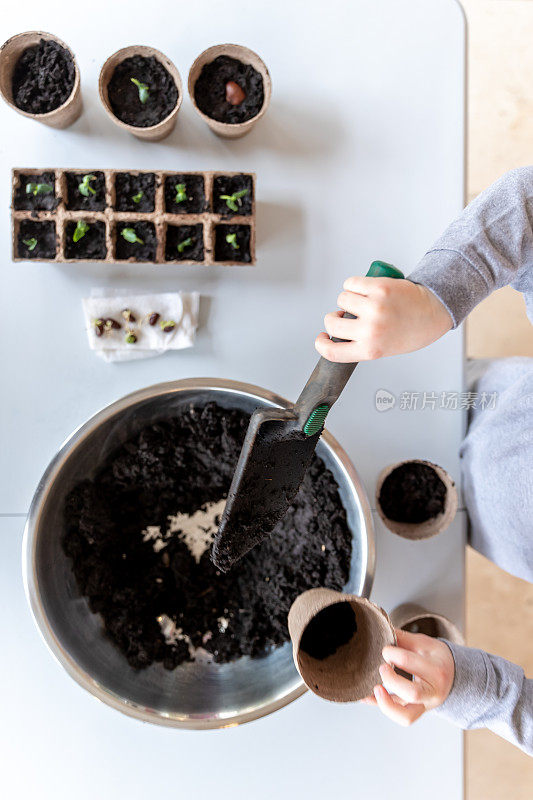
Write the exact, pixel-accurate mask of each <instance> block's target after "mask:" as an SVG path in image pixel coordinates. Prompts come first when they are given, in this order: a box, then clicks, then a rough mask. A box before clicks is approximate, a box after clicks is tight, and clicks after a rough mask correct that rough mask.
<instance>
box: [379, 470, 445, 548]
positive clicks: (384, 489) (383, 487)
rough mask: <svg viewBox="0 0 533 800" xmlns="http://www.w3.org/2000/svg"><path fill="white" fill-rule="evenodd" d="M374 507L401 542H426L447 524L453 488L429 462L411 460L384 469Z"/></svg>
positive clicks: (441, 472)
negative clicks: (404, 540)
mask: <svg viewBox="0 0 533 800" xmlns="http://www.w3.org/2000/svg"><path fill="white" fill-rule="evenodd" d="M376 508H377V510H378V513H379V515H380V517H381V519H382V520H383V522H384V523H385V525H386V526H387V528H388V529H389V530H390V531H392V532H393V533H396V534H398V536H402V537H403V538H404V539H413V540H417V539H428V538H429V537H430V536H435V535H436V534H437V533H441V532H442V531H444V530H446V528H447V527H448V526H449V525H450V524H451V522H452V520H453V518H454V517H455V514H456V512H457V489H456V488H455V483H454V481H453V480H452V478H451V477H450V475H449V474H448V473H447V472H446V470H444V469H442V467H439V466H438V465H437V464H432V463H431V461H422V460H420V459H412V460H410V461H401V462H399V463H397V464H391V465H390V466H388V467H385V469H384V470H382V472H381V473H380V475H379V477H378V481H377V485H376Z"/></svg>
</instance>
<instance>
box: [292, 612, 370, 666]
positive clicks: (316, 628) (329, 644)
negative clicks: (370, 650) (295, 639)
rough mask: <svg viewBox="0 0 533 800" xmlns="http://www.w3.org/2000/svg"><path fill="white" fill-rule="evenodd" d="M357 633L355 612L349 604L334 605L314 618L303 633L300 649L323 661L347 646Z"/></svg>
mask: <svg viewBox="0 0 533 800" xmlns="http://www.w3.org/2000/svg"><path fill="white" fill-rule="evenodd" d="M356 631H357V622H356V619H355V612H354V610H353V608H352V607H351V605H350V604H349V603H334V604H333V605H332V606H328V607H327V608H324V609H323V610H322V611H320V612H319V613H318V614H317V615H316V617H313V619H312V620H311V622H310V623H309V625H308V626H307V627H306V629H305V630H304V632H303V635H302V638H301V640H300V648H301V649H302V650H303V652H304V653H307V655H308V656H311V658H316V659H318V660H319V661H323V660H324V659H325V658H328V656H332V655H333V654H334V653H336V652H337V650H338V649H339V647H342V645H343V644H347V643H348V642H349V641H350V639H351V638H352V636H353V635H354V633H356Z"/></svg>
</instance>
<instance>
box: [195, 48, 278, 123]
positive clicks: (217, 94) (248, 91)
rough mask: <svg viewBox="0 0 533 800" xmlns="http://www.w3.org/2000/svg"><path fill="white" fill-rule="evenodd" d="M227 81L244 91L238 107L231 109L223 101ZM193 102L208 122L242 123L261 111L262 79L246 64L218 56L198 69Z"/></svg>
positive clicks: (262, 100)
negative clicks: (213, 120)
mask: <svg viewBox="0 0 533 800" xmlns="http://www.w3.org/2000/svg"><path fill="white" fill-rule="evenodd" d="M230 81H231V82H233V83H236V84H237V85H238V86H240V88H241V89H242V90H243V91H244V94H245V97H244V100H243V101H242V103H239V105H235V106H234V105H231V103H228V101H227V100H226V84H227V83H229V82H230ZM194 99H195V101H196V105H197V106H198V108H199V109H200V111H202V112H203V113H204V114H206V115H207V116H208V117H211V119H216V120H218V121H219V122H228V123H230V124H236V123H239V122H246V120H248V119H252V117H255V116H256V115H257V114H259V112H260V111H261V109H262V107H263V103H264V101H265V90H264V86H263V78H262V76H261V74H260V73H259V72H258V71H257V70H256V69H254V68H253V67H252V66H251V65H250V64H243V63H242V61H238V60H237V59H236V58H231V57H230V56H218V57H217V58H215V60H214V61H211V63H210V64H206V65H205V66H204V67H203V68H202V71H201V72H200V75H199V77H198V80H197V81H196V84H195V86H194Z"/></svg>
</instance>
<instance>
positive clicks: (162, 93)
mask: <svg viewBox="0 0 533 800" xmlns="http://www.w3.org/2000/svg"><path fill="white" fill-rule="evenodd" d="M107 92H108V97H109V104H110V106H111V108H112V110H113V113H114V114H115V116H116V117H117V119H119V120H121V122H124V123H126V125H133V126H134V127H136V128H149V127H151V126H152V125H157V124H158V123H159V122H162V121H163V120H164V119H166V117H168V115H169V114H170V113H171V111H172V110H173V109H174V108H175V106H176V104H177V102H178V89H177V86H176V84H175V82H174V78H173V77H172V76H171V74H170V73H169V72H168V70H166V69H165V67H164V66H163V64H161V62H160V61H158V60H157V58H155V57H154V56H149V57H145V56H140V55H135V56H131V57H130V58H125V59H124V61H121V62H120V64H117V66H116V67H115V69H114V71H113V75H112V76H111V80H110V81H109V84H108V87H107Z"/></svg>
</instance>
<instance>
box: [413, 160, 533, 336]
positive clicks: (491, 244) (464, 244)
mask: <svg viewBox="0 0 533 800" xmlns="http://www.w3.org/2000/svg"><path fill="white" fill-rule="evenodd" d="M532 226H533V167H523V168H520V169H515V170H513V171H512V172H508V173H507V174H506V175H504V176H503V177H502V178H500V180H498V181H496V183H494V184H493V185H492V186H491V187H489V188H488V189H487V190H486V191H484V192H483V193H482V194H480V195H479V196H478V197H477V198H476V199H475V200H474V201H473V202H472V203H470V205H468V206H467V208H465V210H464V211H463V213H462V214H461V215H460V216H459V217H458V218H457V219H456V220H455V222H452V224H451V225H450V226H449V228H447V230H446V231H445V232H444V233H443V235H442V236H441V237H440V239H438V240H437V241H436V242H435V244H434V245H433V247H432V248H431V250H429V251H428V252H427V253H426V255H425V256H424V258H423V259H422V260H421V262H420V263H419V264H418V266H417V267H416V268H415V270H414V271H413V272H412V273H411V274H410V275H409V280H411V281H413V282H414V283H420V284H422V285H424V286H427V287H428V289H430V290H431V291H432V292H433V293H434V294H435V295H436V296H437V297H438V298H439V300H440V301H441V302H442V303H443V305H444V306H445V307H446V309H447V310H448V312H449V313H450V315H451V317H452V319H453V324H454V327H457V325H459V324H460V323H461V322H462V321H463V320H464V319H465V317H466V316H468V314H469V313H470V312H471V311H472V309H473V308H474V306H476V305H477V304H478V303H480V302H481V300H483V299H484V298H485V297H487V296H488V295H489V294H490V293H491V292H492V291H494V289H499V288H501V287H502V286H506V285H507V284H511V286H512V287H513V288H514V289H517V290H518V291H519V292H523V293H524V294H525V295H526V304H527V305H528V311H529V314H530V318H531V311H532V309H533V230H532Z"/></svg>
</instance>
